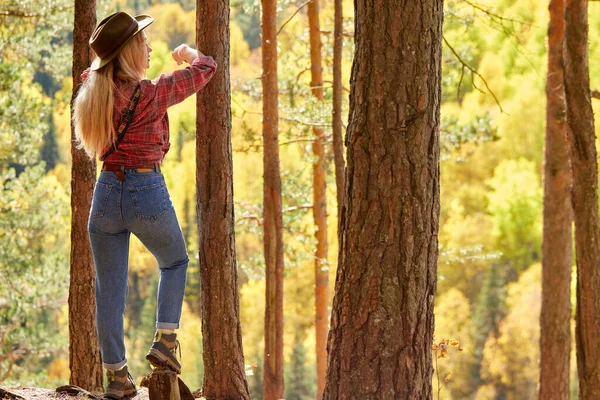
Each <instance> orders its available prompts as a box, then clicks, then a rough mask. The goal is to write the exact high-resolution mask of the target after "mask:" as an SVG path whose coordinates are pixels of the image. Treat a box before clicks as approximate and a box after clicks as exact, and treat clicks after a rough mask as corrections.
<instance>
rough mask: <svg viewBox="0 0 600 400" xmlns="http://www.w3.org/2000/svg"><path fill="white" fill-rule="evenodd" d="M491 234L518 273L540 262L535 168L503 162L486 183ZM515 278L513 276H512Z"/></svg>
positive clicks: (529, 164)
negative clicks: (490, 216) (489, 189)
mask: <svg viewBox="0 0 600 400" xmlns="http://www.w3.org/2000/svg"><path fill="white" fill-rule="evenodd" d="M487 183H488V184H489V185H490V187H491V188H492V191H491V192H490V194H489V195H488V198H489V206H488V208H489V211H490V213H491V214H492V223H493V230H492V235H493V236H494V238H495V239H496V241H497V243H498V247H499V248H501V249H502V253H503V257H504V259H506V260H509V263H510V264H511V266H512V270H514V272H516V273H518V272H520V271H523V270H524V269H526V268H527V267H528V266H529V265H530V264H531V263H532V262H534V261H537V260H540V259H541V244H542V220H541V218H540V210H541V209H542V188H541V184H540V178H539V176H538V174H537V172H536V170H535V165H534V163H533V162H531V161H527V160H525V159H518V160H506V161H503V162H501V163H500V164H499V165H498V167H496V170H495V171H494V177H493V178H491V179H490V180H489V181H488V182H487ZM513 275H514V274H513Z"/></svg>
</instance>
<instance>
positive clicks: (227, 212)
mask: <svg viewBox="0 0 600 400" xmlns="http://www.w3.org/2000/svg"><path fill="white" fill-rule="evenodd" d="M196 5H197V8H196V21H197V24H196V38H197V45H198V49H200V50H201V51H202V52H204V53H205V54H207V55H211V56H213V58H214V59H215V61H216V62H217V65H218V67H217V71H216V72H215V75H214V76H213V78H212V80H211V82H209V84H208V85H207V86H206V87H205V88H204V89H203V90H201V91H200V92H199V93H198V97H197V112H196V115H197V125H196V138H197V141H196V187H197V188H198V189H197V190H198V191H197V215H198V240H199V245H198V249H199V257H200V281H201V282H202V284H201V288H202V294H201V301H202V343H203V360H204V383H203V393H204V396H205V397H206V399H236V400H238V399H248V398H249V392H248V384H247V381H246V373H245V367H244V354H243V349H242V330H241V327H240V306H239V293H238V281H237V265H236V259H235V238H234V215H233V213H234V208H233V162H232V152H231V89H230V82H229V1H211V0H197V2H196Z"/></svg>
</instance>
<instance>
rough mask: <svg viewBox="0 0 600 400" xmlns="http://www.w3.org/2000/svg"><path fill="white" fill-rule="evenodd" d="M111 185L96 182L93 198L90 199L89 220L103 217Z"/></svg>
mask: <svg viewBox="0 0 600 400" xmlns="http://www.w3.org/2000/svg"><path fill="white" fill-rule="evenodd" d="M112 188H113V185H111V184H108V183H102V182H96V187H95V188H94V197H93V199H92V209H91V210H90V218H92V219H95V218H100V217H103V216H104V212H105V211H106V203H108V196H109V195H110V191H111V190H112Z"/></svg>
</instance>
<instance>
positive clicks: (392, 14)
mask: <svg viewBox="0 0 600 400" xmlns="http://www.w3.org/2000/svg"><path fill="white" fill-rule="evenodd" d="M355 15H356V17H355V43H356V49H355V55H354V64H353V67H352V79H351V91H350V93H351V95H350V121H349V127H348V133H347V136H346V145H347V147H348V153H347V154H348V158H347V161H348V165H347V168H346V177H345V178H346V183H345V184H346V187H345V194H344V196H345V200H344V210H343V215H342V221H341V224H340V232H339V240H340V250H339V262H340V264H339V267H338V273H337V278H336V291H335V297H334V301H333V310H332V316H331V332H330V334H329V341H328V345H327V351H328V364H327V383H326V386H325V393H324V396H323V398H324V399H343V398H361V399H431V398H432V391H431V383H432V371H433V369H432V365H431V345H432V341H433V326H434V324H433V321H434V319H433V305H434V297H435V290H436V265H437V256H438V241H437V234H438V224H439V209H440V200H439V128H440V101H441V55H442V48H441V43H442V19H443V1H442V0H423V1H420V2H416V3H411V6H410V7H406V6H405V5H404V4H403V3H401V2H397V1H393V0H382V1H380V2H379V3H378V4H377V5H376V6H375V5H374V4H373V3H372V2H371V1H368V0H356V1H355Z"/></svg>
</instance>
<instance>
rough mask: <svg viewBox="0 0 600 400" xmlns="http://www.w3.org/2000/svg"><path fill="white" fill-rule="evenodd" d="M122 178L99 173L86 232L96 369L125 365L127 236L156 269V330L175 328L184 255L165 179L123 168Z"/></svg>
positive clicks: (180, 235) (183, 286)
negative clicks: (145, 252)
mask: <svg viewBox="0 0 600 400" xmlns="http://www.w3.org/2000/svg"><path fill="white" fill-rule="evenodd" d="M124 172H125V180H124V181H120V180H119V179H118V178H117V177H116V175H115V174H114V173H113V172H110V171H102V172H101V173H100V176H99V178H98V182H96V187H95V189H94V198H93V202H92V209H91V211H90V219H89V223H88V233H89V237H90V244H91V247H92V254H93V256H94V263H95V266H96V325H97V330H98V340H99V342H100V352H101V354H102V361H103V362H102V365H103V366H104V368H108V369H119V368H121V367H122V366H123V365H125V364H126V362H127V359H126V357H125V344H124V342H123V338H124V329H123V314H124V312H125V299H126V297H127V291H128V286H127V270H128V258H129V257H128V256H129V237H130V235H131V233H133V234H134V235H135V236H137V237H138V238H139V239H140V241H141V242H142V243H143V244H144V246H146V248H148V250H150V252H151V253H152V254H153V255H154V256H155V257H156V260H157V261H158V266H159V268H160V282H159V284H158V310H157V316H156V321H157V322H156V327H157V328H165V329H175V328H178V327H179V319H180V317H181V306H182V303H183V293H184V291H185V282H186V271H187V266H188V261H189V259H188V254H187V250H186V247H185V241H184V239H183V234H182V232H181V228H180V227H179V222H178V221H177V216H176V215H175V210H174V209H173V205H172V204H171V199H170V197H169V192H168V190H167V187H166V185H165V179H164V177H163V175H162V174H161V173H160V171H158V170H156V169H155V170H154V171H151V172H137V170H134V169H125V171H124Z"/></svg>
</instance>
